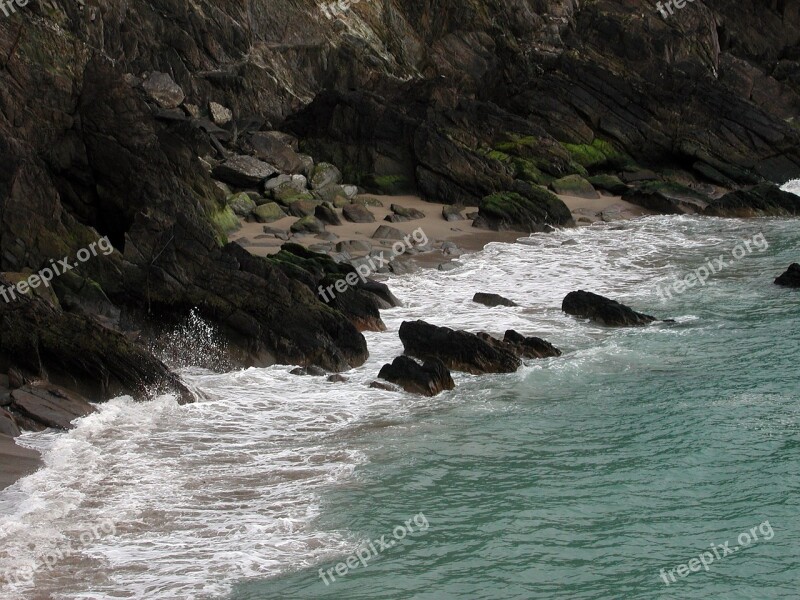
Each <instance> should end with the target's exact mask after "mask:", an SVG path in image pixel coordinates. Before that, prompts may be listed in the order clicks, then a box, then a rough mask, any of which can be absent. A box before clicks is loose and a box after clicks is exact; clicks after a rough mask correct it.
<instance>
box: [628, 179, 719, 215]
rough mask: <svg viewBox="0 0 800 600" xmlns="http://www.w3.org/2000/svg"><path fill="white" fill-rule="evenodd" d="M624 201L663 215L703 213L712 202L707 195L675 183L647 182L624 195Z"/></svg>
mask: <svg viewBox="0 0 800 600" xmlns="http://www.w3.org/2000/svg"><path fill="white" fill-rule="evenodd" d="M622 199H623V200H625V201H626V202H630V203H632V204H637V205H639V206H641V207H643V208H646V209H648V210H652V211H654V212H657V213H662V214H672V215H680V214H696V213H703V212H704V211H705V210H706V208H707V207H708V205H709V202H711V199H710V198H709V197H708V196H706V195H705V194H703V193H701V192H698V191H696V190H693V189H692V188H690V187H687V186H685V185H683V184H680V183H676V182H674V181H646V182H643V183H640V184H637V185H636V186H635V187H634V188H633V189H631V190H629V191H627V192H626V193H624V194H623V195H622Z"/></svg>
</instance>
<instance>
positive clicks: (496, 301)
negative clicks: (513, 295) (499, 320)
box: [472, 292, 519, 307]
mask: <svg viewBox="0 0 800 600" xmlns="http://www.w3.org/2000/svg"><path fill="white" fill-rule="evenodd" d="M472 301H473V302H477V303H478V304H483V305H484V306H490V307H495V306H519V304H517V303H516V302H513V301H511V300H509V299H508V298H503V297H502V296H500V295H499V294H489V293H486V292H477V293H476V294H475V295H474V296H473V297H472Z"/></svg>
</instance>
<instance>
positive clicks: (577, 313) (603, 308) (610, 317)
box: [561, 290, 656, 327]
mask: <svg viewBox="0 0 800 600" xmlns="http://www.w3.org/2000/svg"><path fill="white" fill-rule="evenodd" d="M561 310H563V311H564V312H565V313H567V314H568V315H572V316H574V317H580V318H582V319H591V320H592V321H595V322H596V323H599V324H601V325H606V326H608V327H632V326H639V325H647V324H649V323H652V322H653V321H655V320H656V318H655V317H651V316H650V315H645V314H642V313H638V312H636V311H635V310H633V309H631V308H629V307H627V306H625V305H624V304H620V303H619V302H617V301H616V300H610V299H609V298H605V297H604V296H600V295H598V294H593V293H591V292H584V291H583V290H579V291H577V292H570V293H569V294H567V296H566V297H565V298H564V302H563V303H562V305H561Z"/></svg>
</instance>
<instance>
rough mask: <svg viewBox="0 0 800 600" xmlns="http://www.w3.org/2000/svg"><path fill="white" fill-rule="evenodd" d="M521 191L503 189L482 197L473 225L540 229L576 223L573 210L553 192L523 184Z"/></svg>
mask: <svg viewBox="0 0 800 600" xmlns="http://www.w3.org/2000/svg"><path fill="white" fill-rule="evenodd" d="M518 189H519V190H520V191H521V192H524V195H523V194H522V193H517V192H503V193H498V194H492V195H489V196H486V197H485V198H484V199H483V200H481V204H480V207H479V211H478V216H477V217H476V219H475V222H474V223H473V226H474V227H481V228H484V229H494V230H506V229H510V230H512V231H525V232H540V231H547V227H548V226H559V225H560V226H570V225H573V224H574V223H573V220H572V213H570V211H569V209H568V208H567V206H566V205H565V204H564V203H563V202H562V201H561V200H560V199H559V198H558V196H555V195H554V194H551V193H550V192H548V191H547V190H543V189H541V188H534V187H531V186H524V185H520V186H519V187H518Z"/></svg>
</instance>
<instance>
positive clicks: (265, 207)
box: [253, 202, 286, 223]
mask: <svg viewBox="0 0 800 600" xmlns="http://www.w3.org/2000/svg"><path fill="white" fill-rule="evenodd" d="M253 214H254V215H255V217H256V221H258V222H259V223H272V222H273V221H278V220H280V219H282V218H284V217H285V216H286V213H285V212H283V209H282V208H281V207H280V206H279V205H278V204H277V203H276V202H270V203H268V204H262V205H261V206H258V207H256V209H255V210H254V211H253Z"/></svg>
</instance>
